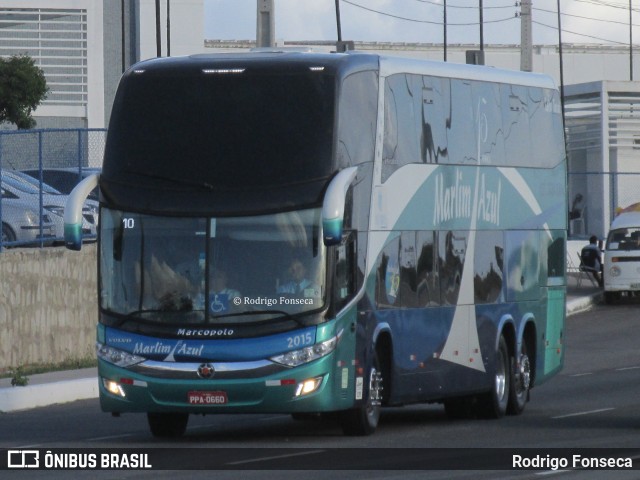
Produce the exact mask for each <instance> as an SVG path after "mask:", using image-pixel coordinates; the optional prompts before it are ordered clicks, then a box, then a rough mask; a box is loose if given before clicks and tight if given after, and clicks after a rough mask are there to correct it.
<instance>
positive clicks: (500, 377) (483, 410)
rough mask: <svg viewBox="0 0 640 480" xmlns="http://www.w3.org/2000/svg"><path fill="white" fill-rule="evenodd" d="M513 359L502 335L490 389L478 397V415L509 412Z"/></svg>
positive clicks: (496, 416)
mask: <svg viewBox="0 0 640 480" xmlns="http://www.w3.org/2000/svg"><path fill="white" fill-rule="evenodd" d="M510 367H511V360H510V356H509V349H508V348H507V342H506V340H505V339H504V336H503V335H500V341H499V342H498V348H497V350H496V353H495V373H494V378H493V386H492V388H491V390H490V391H488V392H487V393H484V394H482V395H479V397H478V404H477V408H478V416H480V417H482V418H500V417H503V416H504V415H505V413H506V412H507V405H508V403H509V391H510V389H511V387H510V384H511V374H510V371H511V368H510Z"/></svg>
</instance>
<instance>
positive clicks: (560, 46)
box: [558, 0, 565, 130]
mask: <svg viewBox="0 0 640 480" xmlns="http://www.w3.org/2000/svg"><path fill="white" fill-rule="evenodd" d="M558 54H559V55H560V108H561V110H562V128H563V130H564V123H565V122H564V73H563V70H564V69H563V61H562V19H561V18H560V0H558Z"/></svg>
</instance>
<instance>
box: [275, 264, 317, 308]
mask: <svg viewBox="0 0 640 480" xmlns="http://www.w3.org/2000/svg"><path fill="white" fill-rule="evenodd" d="M288 273H289V276H290V277H291V280H290V281H289V282H287V283H283V284H282V285H280V286H279V287H278V288H277V290H276V293H288V294H291V295H295V296H299V297H305V298H306V297H319V296H320V288H319V287H318V286H317V285H316V284H314V283H313V282H312V281H311V280H310V279H309V278H308V276H307V267H306V266H305V264H304V263H303V262H302V260H300V259H299V258H294V259H293V260H292V261H291V265H289V270H288Z"/></svg>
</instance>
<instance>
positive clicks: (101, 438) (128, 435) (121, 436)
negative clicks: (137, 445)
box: [86, 433, 136, 442]
mask: <svg viewBox="0 0 640 480" xmlns="http://www.w3.org/2000/svg"><path fill="white" fill-rule="evenodd" d="M134 435H136V434H135V433H123V434H122V435H107V436H106V437H94V438H88V439H87V440H86V441H87V442H99V441H100V440H113V439H116V438H127V437H133V436H134Z"/></svg>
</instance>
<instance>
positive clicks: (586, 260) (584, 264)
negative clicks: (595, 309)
mask: <svg viewBox="0 0 640 480" xmlns="http://www.w3.org/2000/svg"><path fill="white" fill-rule="evenodd" d="M580 260H581V265H580V267H581V268H582V269H584V270H585V271H587V272H589V273H591V274H592V275H593V277H594V278H595V279H596V281H597V282H598V285H600V286H601V287H602V251H601V250H600V247H598V237H596V236H595V235H591V237H590V238H589V244H588V245H585V246H584V247H583V248H582V251H581V252H580Z"/></svg>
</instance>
